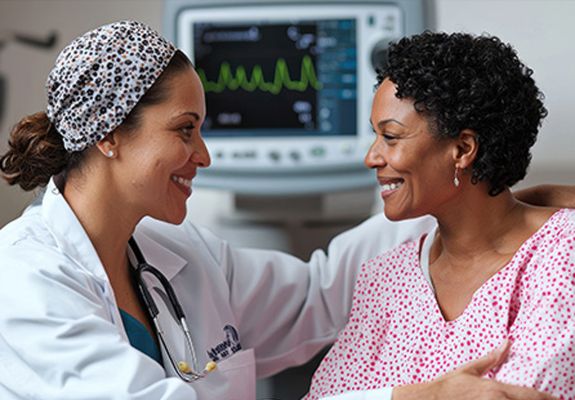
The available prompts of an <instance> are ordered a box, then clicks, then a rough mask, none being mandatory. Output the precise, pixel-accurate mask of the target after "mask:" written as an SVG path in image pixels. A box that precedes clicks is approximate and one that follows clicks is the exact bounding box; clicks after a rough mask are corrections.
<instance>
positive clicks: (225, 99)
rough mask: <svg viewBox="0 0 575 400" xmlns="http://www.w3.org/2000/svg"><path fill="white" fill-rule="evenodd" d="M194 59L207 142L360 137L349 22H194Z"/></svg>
mask: <svg viewBox="0 0 575 400" xmlns="http://www.w3.org/2000/svg"><path fill="white" fill-rule="evenodd" d="M193 59H194V63H195V66H196V69H197V71H198V74H199V76H200V79H201V80H202V83H203V85H204V89H205V92H206V105H207V116H206V120H205V124H204V127H203V134H204V136H206V137H208V138H210V137H211V138H216V137H221V138H224V137H232V136H233V137H263V136H265V137H317V136H343V137H345V136H353V135H356V133H357V100H356V99H357V75H358V69H357V49H356V20H355V19H353V18H341V19H336V18H332V19H321V20H320V19H315V20H309V19H306V20H300V21H298V20H286V21H278V20H274V21H265V20H264V21H242V22H236V21H233V22H195V23H194V24H193Z"/></svg>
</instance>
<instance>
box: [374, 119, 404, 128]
mask: <svg viewBox="0 0 575 400" xmlns="http://www.w3.org/2000/svg"><path fill="white" fill-rule="evenodd" d="M391 123H395V124H398V125H401V126H403V127H405V124H403V123H401V122H399V121H398V120H396V119H393V118H388V119H384V120H382V121H379V122H378V123H377V127H378V128H379V129H383V127H384V126H385V125H387V124H391Z"/></svg>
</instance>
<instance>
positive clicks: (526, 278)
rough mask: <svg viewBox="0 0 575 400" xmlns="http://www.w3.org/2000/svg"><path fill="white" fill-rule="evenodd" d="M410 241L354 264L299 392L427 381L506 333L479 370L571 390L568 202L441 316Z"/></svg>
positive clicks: (571, 227) (574, 378) (573, 284)
mask: <svg viewBox="0 0 575 400" xmlns="http://www.w3.org/2000/svg"><path fill="white" fill-rule="evenodd" d="M418 243H419V241H413V242H409V243H406V244H404V245H402V246H400V247H398V248H395V249H393V250H391V251H389V252H387V253H385V254H383V255H381V256H378V257H376V258H374V259H372V260H370V261H368V262H367V263H366V264H364V265H363V266H362V268H361V271H360V274H359V276H358V281H357V284H356V288H355V294H354V299H353V306H352V310H351V315H350V319H349V322H348V324H347V325H346V327H345V328H344V329H343V330H342V331H341V332H340V334H339V337H338V340H337V342H336V343H335V344H334V346H333V347H332V349H331V351H330V352H329V353H328V355H327V356H326V357H325V359H324V360H323V362H322V363H321V365H320V367H319V368H318V370H317V371H316V373H315V375H314V377H313V380H312V385H311V388H310V392H309V394H308V395H307V396H306V399H307V400H312V399H319V398H321V397H325V396H329V395H335V394H339V393H343V392H347V391H353V390H367V389H377V388H382V387H395V386H399V385H403V384H409V383H417V382H423V381H429V380H432V379H434V378H437V377H438V376H441V375H444V374H445V373H446V372H449V371H451V370H453V369H455V368H457V367H458V366H461V365H462V364H464V363H467V362H469V361H472V360H475V359H477V358H479V357H481V356H483V355H485V354H487V353H488V352H490V351H492V350H494V349H496V348H497V347H499V346H500V345H501V344H502V342H503V341H504V340H505V339H510V341H511V342H512V346H511V351H510V355H509V358H508V360H507V361H506V362H505V364H504V365H503V366H502V367H501V368H500V369H499V370H498V371H490V372H489V373H488V374H487V376H488V377H490V378H495V379H497V380H498V381H501V382H506V383H511V384H516V385H524V386H530V387H534V388H537V389H538V390H543V391H546V392H549V393H551V394H553V395H554V396H557V397H559V398H561V399H575V251H574V243H575V211H573V210H560V211H558V212H556V213H555V214H554V215H553V216H552V217H551V218H550V219H549V220H548V221H547V222H546V223H545V224H544V225H543V226H542V227H541V228H540V229H539V230H538V231H537V232H536V233H535V234H534V235H533V236H531V237H530V238H529V239H528V240H527V241H525V243H523V245H522V246H521V247H520V248H519V250H518V251H517V253H516V254H515V255H514V256H513V258H512V259H511V260H510V262H509V263H508V264H507V265H506V266H505V267H504V268H502V269H501V270H500V271H499V272H497V273H496V274H495V275H494V276H492V277H491V278H490V279H489V280H488V281H487V282H485V283H484V284H483V286H481V287H480V288H479V289H478V290H477V291H476V292H475V294H474V295H473V298H472V300H471V302H470V303H469V305H468V306H467V308H466V309H465V311H464V312H463V313H462V314H461V315H460V316H459V317H458V318H457V319H455V320H452V321H445V319H444V318H443V315H442V314H441V311H440V309H439V306H438V304H437V301H436V298H435V295H434V293H433V289H432V288H431V287H430V285H429V283H428V281H427V280H426V279H425V277H424V275H423V273H422V270H421V266H420V264H419V254H418V247H419V246H418Z"/></svg>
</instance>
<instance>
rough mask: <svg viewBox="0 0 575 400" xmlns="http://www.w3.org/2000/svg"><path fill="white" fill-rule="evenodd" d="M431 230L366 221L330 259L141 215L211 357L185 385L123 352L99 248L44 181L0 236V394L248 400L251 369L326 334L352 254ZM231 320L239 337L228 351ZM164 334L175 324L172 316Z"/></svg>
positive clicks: (286, 362)
mask: <svg viewBox="0 0 575 400" xmlns="http://www.w3.org/2000/svg"><path fill="white" fill-rule="evenodd" d="M433 224H434V222H433V221H432V220H431V219H425V220H418V221H411V222H407V223H404V224H393V225H391V224H390V223H389V222H388V221H387V220H385V218H384V217H382V216H377V217H374V218H372V219H370V220H368V221H367V222H365V223H364V224H362V225H361V226H360V227H358V228H356V229H354V230H352V231H348V232H346V233H344V234H342V235H340V236H339V237H337V238H336V239H335V240H333V241H332V243H331V244H330V246H329V249H328V254H329V257H327V256H326V254H325V253H324V252H323V251H316V252H315V253H313V255H312V256H311V259H310V260H309V261H308V262H304V261H301V260H299V259H297V258H295V257H292V256H290V255H287V254H284V253H280V252H276V251H264V250H253V249H252V250H250V249H236V248H233V247H231V246H229V245H228V244H227V243H226V242H225V241H223V240H221V239H219V238H217V237H216V236H214V235H213V234H211V233H210V232H209V231H207V230H206V229H202V228H199V227H197V226H194V225H193V224H191V223H188V222H186V223H183V224H182V225H179V226H175V225H170V224H166V223H162V222H158V221H155V220H152V219H145V220H143V221H142V222H141V223H140V224H139V225H138V227H137V229H136V233H135V237H136V240H137V241H138V244H139V246H140V248H141V249H142V251H143V253H144V255H145V257H146V259H147V261H148V263H150V264H152V265H154V266H156V267H157V268H158V269H160V270H161V271H162V272H163V273H164V274H165V275H166V277H167V278H168V279H169V281H170V282H171V284H172V285H173V287H174V289H175V292H176V294H177V296H178V298H179V300H180V303H181V304H182V306H183V308H184V311H185V313H186V314H187V318H188V325H189V326H190V329H191V331H192V336H193V339H194V344H195V347H196V351H197V353H198V358H199V363H200V364H201V365H202V366H203V365H205V363H206V362H207V361H208V360H209V357H208V354H211V355H212V356H214V355H215V356H217V357H219V358H220V359H221V360H220V361H219V362H218V368H217V370H216V371H215V372H213V373H211V374H209V375H208V376H207V377H206V378H204V379H201V380H200V381H197V382H194V383H192V384H186V383H184V382H183V381H182V380H180V379H179V378H176V377H173V376H174V374H173V371H172V370H171V367H170V363H169V361H168V359H166V358H165V354H164V365H165V366H166V370H164V368H162V367H161V366H160V365H159V364H158V363H156V362H155V361H153V360H152V359H151V358H149V357H148V356H146V355H145V354H143V353H141V352H140V351H138V350H136V349H135V348H133V347H132V346H130V344H129V342H128V339H127V336H126V333H125V330H124V327H123V324H122V320H121V318H120V314H119V312H118V306H117V304H116V301H115V298H114V293H113V291H112V288H111V285H110V282H109V280H108V278H107V275H106V273H105V271H104V268H103V266H102V264H101V262H100V260H99V258H98V255H97V254H96V251H95V249H94V247H93V246H92V243H91V242H90V240H89V239H88V237H87V235H86V233H85V231H84V230H83V228H82V226H81V225H80V223H79V221H78V220H77V218H76V217H75V215H74V213H73V211H72V209H71V208H70V207H69V206H68V204H67V203H66V201H65V199H64V198H63V196H62V195H61V194H60V193H59V191H58V189H57V188H56V186H55V185H54V182H53V181H51V182H50V183H49V185H48V187H47V189H46V191H45V193H44V195H43V199H42V202H41V203H38V204H37V205H35V206H31V207H29V208H28V209H27V210H26V211H25V212H24V214H23V215H22V216H21V217H20V218H19V219H17V220H15V221H13V222H12V223H10V224H8V225H7V226H6V227H4V228H3V229H2V230H1V231H0V305H1V306H0V398H1V399H6V400H7V399H42V400H52V399H54V400H66V399H74V400H83V399H154V400H158V399H187V400H194V399H197V400H208V399H209V400H252V399H255V380H256V376H258V377H264V376H268V375H271V374H274V373H276V372H278V371H280V370H282V369H284V368H286V367H290V366H294V365H297V364H301V363H303V362H305V361H306V360H308V359H309V358H310V357H312V356H313V355H314V354H315V353H316V352H317V351H318V350H320V349H321V348H323V347H324V346H325V345H327V344H328V343H331V342H333V341H334V340H335V338H336V335H337V333H338V332H339V331H340V330H341V329H342V328H343V326H344V325H345V323H346V321H347V316H348V312H349V308H350V305H351V298H352V293H353V286H354V282H355V274H356V270H357V269H358V267H359V266H360V264H361V262H362V261H364V260H366V259H367V258H370V257H372V256H374V255H376V254H378V253H380V252H382V251H385V250H386V249H388V248H391V247H393V246H395V245H396V244H398V243H400V242H402V241H404V240H406V239H409V238H412V237H414V236H415V235H419V234H420V233H421V232H422V231H426V230H429V229H431V227H432V226H433ZM166 315H167V314H166ZM229 326H231V327H233V328H234V329H235V330H236V331H237V332H238V333H239V342H240V344H241V350H239V351H237V352H235V353H233V354H232V351H231V349H230V348H229V346H227V347H226V343H228V344H229V342H226V338H229V337H228V335H229V329H230V328H229ZM226 327H228V328H226ZM164 329H165V330H166V331H167V332H168V334H169V335H171V334H172V333H174V332H176V331H175V330H177V332H179V327H178V326H177V325H176V324H175V323H172V324H170V325H169V326H165V327H164ZM172 331H173V332H172ZM174 334H175V333H174ZM210 352H211V353H210Z"/></svg>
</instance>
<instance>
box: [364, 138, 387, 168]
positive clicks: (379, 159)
mask: <svg viewBox="0 0 575 400" xmlns="http://www.w3.org/2000/svg"><path fill="white" fill-rule="evenodd" d="M381 140H382V139H381V138H379V137H377V138H376V139H375V140H374V141H373V143H372V144H371V146H370V147H369V150H367V153H366V154H365V158H364V160H363V163H364V164H365V166H366V167H367V168H381V167H384V166H385V165H386V164H387V163H386V161H385V158H384V155H383V146H382V145H381V143H380V142H381Z"/></svg>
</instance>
